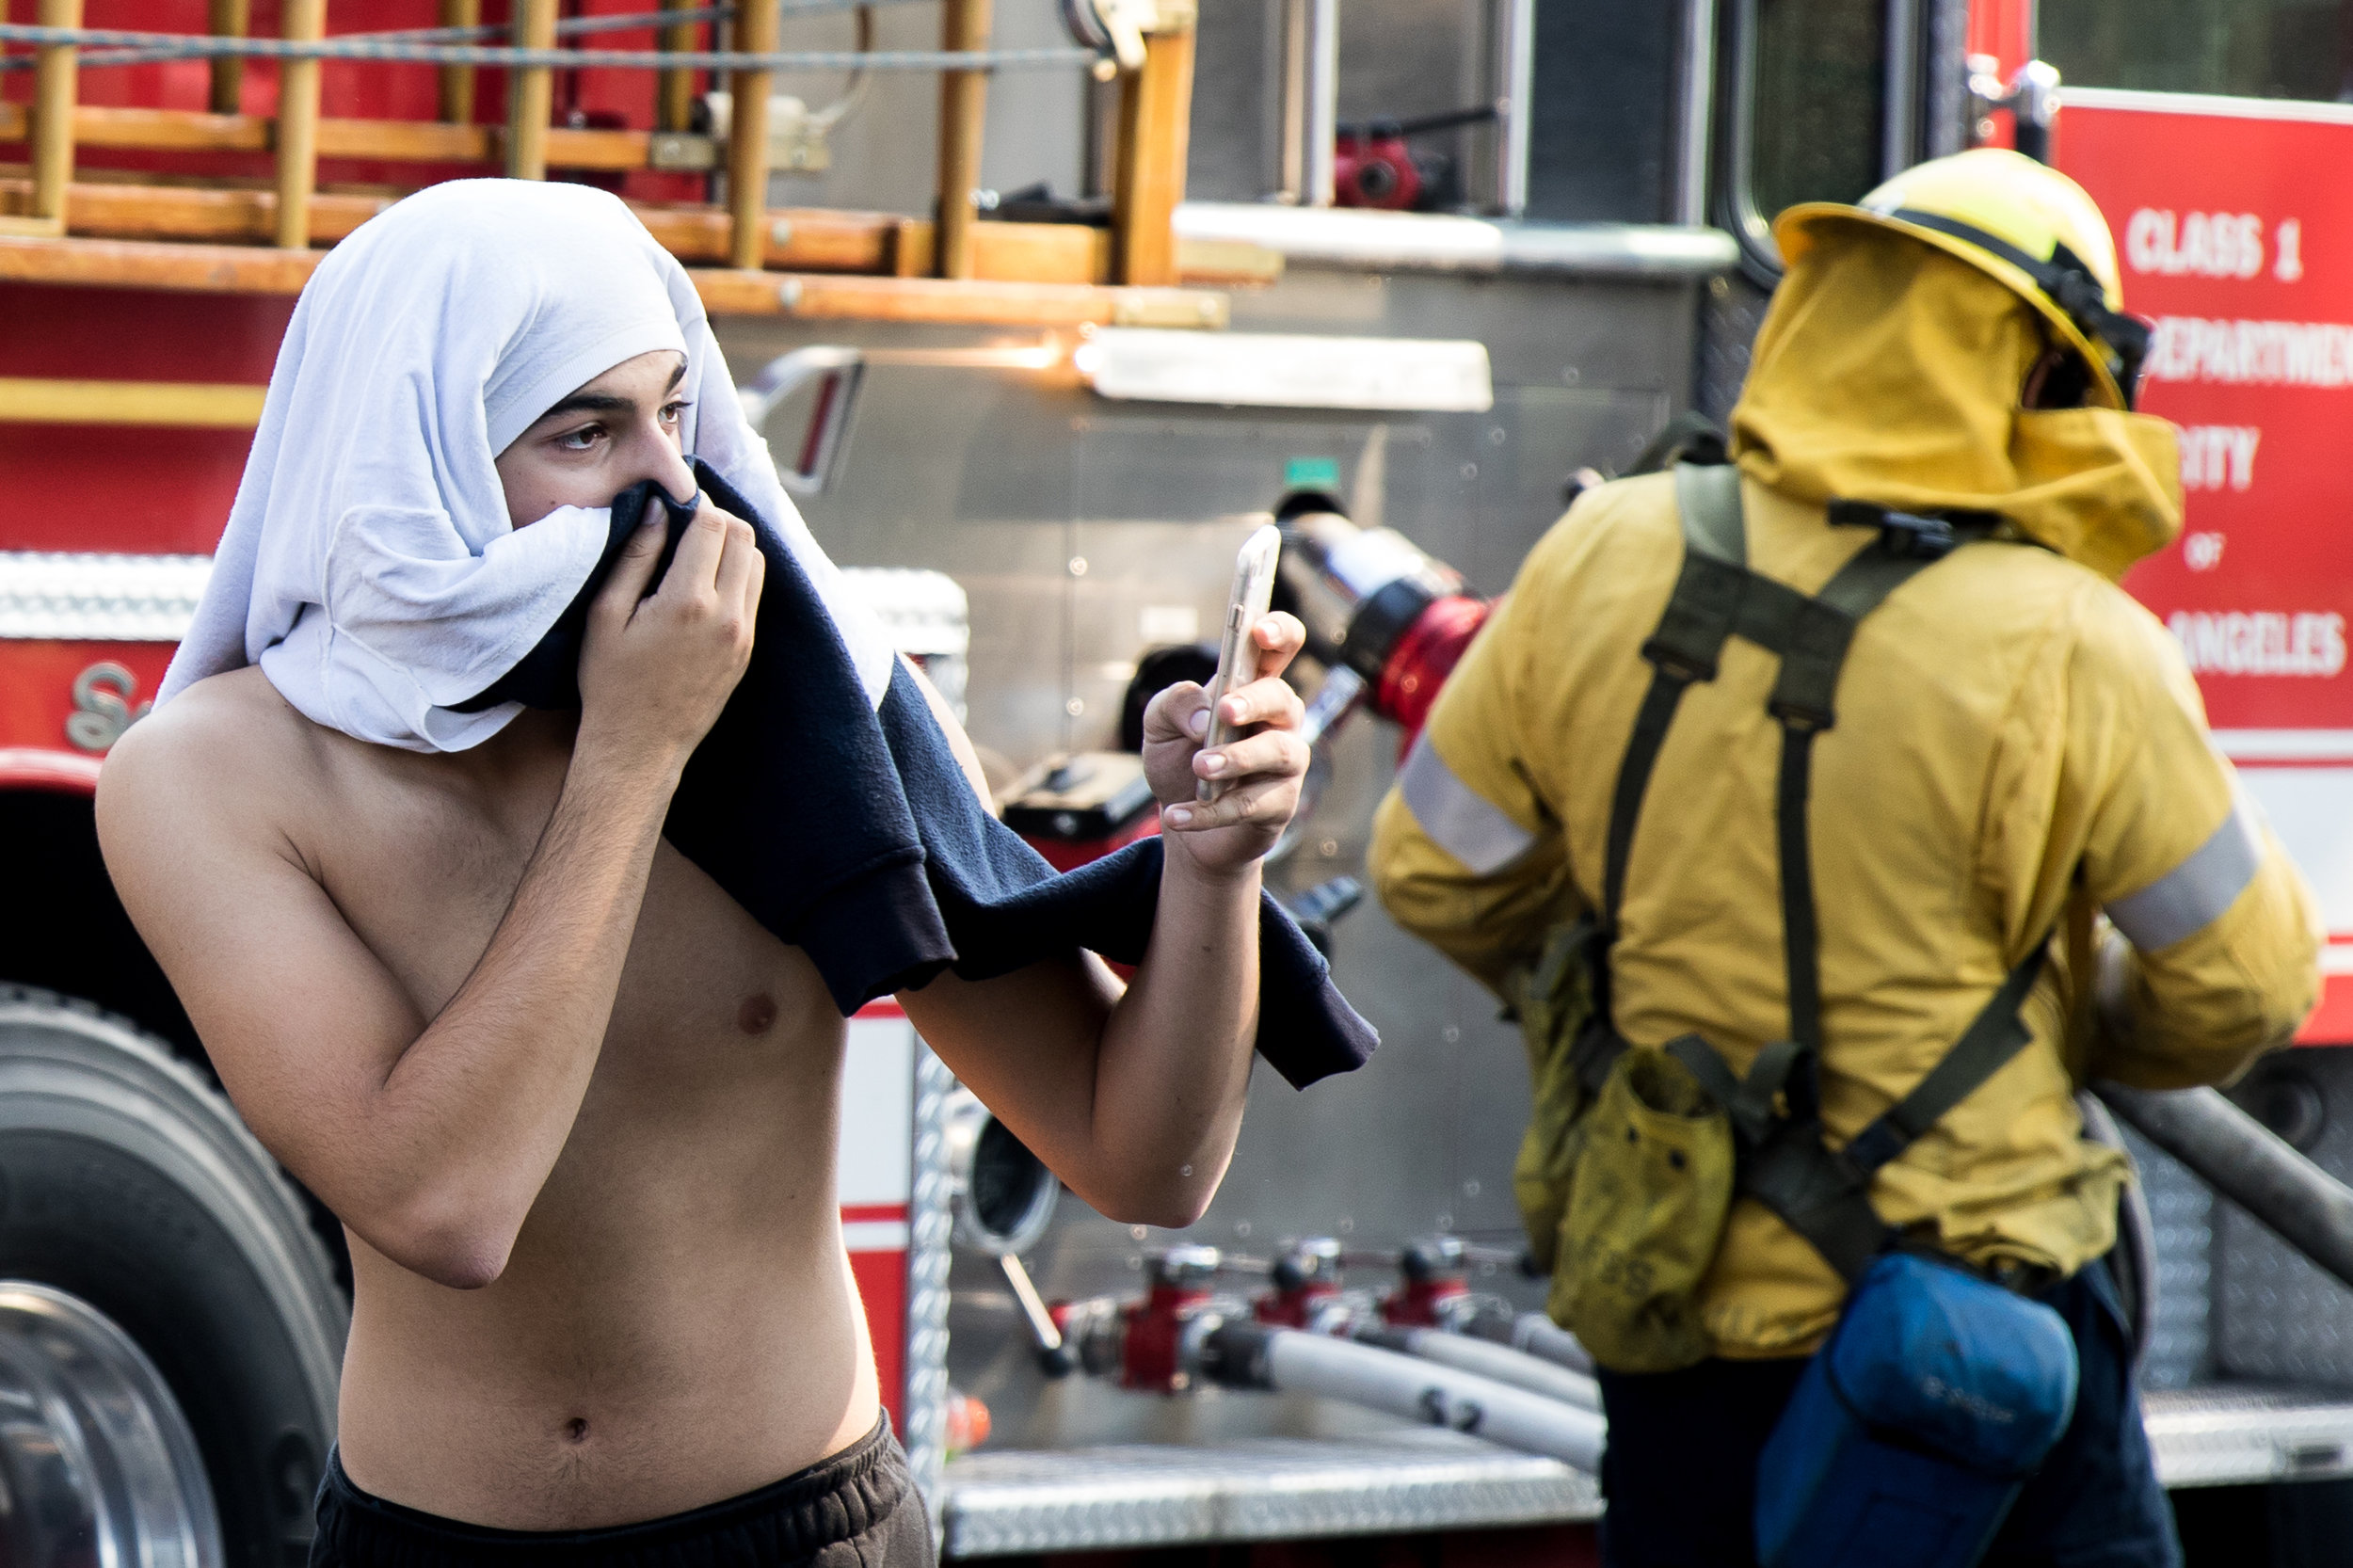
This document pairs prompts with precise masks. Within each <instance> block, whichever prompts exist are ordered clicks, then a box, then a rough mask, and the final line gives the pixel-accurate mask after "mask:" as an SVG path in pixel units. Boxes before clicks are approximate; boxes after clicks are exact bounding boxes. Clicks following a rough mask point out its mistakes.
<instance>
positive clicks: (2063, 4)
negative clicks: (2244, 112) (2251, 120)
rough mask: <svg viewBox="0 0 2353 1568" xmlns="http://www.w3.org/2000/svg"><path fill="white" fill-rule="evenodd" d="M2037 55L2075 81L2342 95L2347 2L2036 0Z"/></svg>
mask: <svg viewBox="0 0 2353 1568" xmlns="http://www.w3.org/2000/svg"><path fill="white" fill-rule="evenodd" d="M2038 15H2039V22H2038V29H2039V31H2038V38H2039V40H2040V43H2041V50H2040V53H2041V56H2042V57H2043V58H2044V59H2047V60H2049V61H2050V62H2051V63H2052V64H2053V65H2056V66H2057V67H2058V68H2059V76H2060V79H2061V80H2062V81H2065V82H2070V83H2073V84H2075V85H2076V86H2079V87H2090V88H2142V89H2144V90H2147V91H2153V92H2211V93H2227V94H2230V95H2232V96H2234V97H2240V98H2305V99H2318V100H2321V101H2322V102H2343V101H2345V99H2346V98H2347V97H2348V96H2353V48H2349V46H2353V3H2348V0H2041V9H2040V11H2039V13H2038Z"/></svg>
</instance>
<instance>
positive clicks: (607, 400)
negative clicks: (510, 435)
mask: <svg viewBox="0 0 2353 1568" xmlns="http://www.w3.org/2000/svg"><path fill="white" fill-rule="evenodd" d="M636 407H637V404H636V402H635V400H634V399H632V398H627V397H621V396H617V395H616V394H615V393H613V392H574V393H572V395H571V396H569V397H568V398H566V399H564V401H563V402H561V403H558V404H557V405H556V406H555V407H554V408H550V409H549V410H548V411H547V412H546V413H544V414H541V415H540V416H539V417H538V418H537V419H535V420H533V421H532V422H531V423H532V424H545V423H546V422H547V421H549V420H552V419H554V418H555V417H556V416H558V415H559V414H583V413H596V414H609V413H612V412H614V411H615V410H616V409H617V410H619V411H621V412H623V413H628V412H630V411H632V410H633V409H635V408H636Z"/></svg>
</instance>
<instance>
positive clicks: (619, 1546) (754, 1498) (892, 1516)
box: [311, 1416, 938, 1568]
mask: <svg viewBox="0 0 2353 1568" xmlns="http://www.w3.org/2000/svg"><path fill="white" fill-rule="evenodd" d="M937 1561H938V1554H937V1551H936V1548H935V1547H934V1546H933V1544H932V1527H931V1520H930V1518H929V1517H928V1516H927V1515H926V1514H925V1512H924V1509H923V1499H922V1496H920V1494H919V1493H917V1491H916V1490H915V1483H914V1480H913V1479H912V1478H911V1477H910V1476H909V1475H908V1474H907V1462H906V1455H905V1454H904V1452H902V1451H901V1450H900V1448H899V1444H898V1441H897V1439H895V1438H893V1437H892V1436H891V1435H890V1422H889V1417H888V1416H885V1417H884V1418H883V1419H882V1420H879V1421H877V1422H875V1423H874V1430H873V1431H872V1432H869V1433H868V1434H867V1435H866V1436H865V1437H863V1438H861V1439H859V1441H858V1442H857V1443H856V1444H855V1445H853V1446H852V1447H850V1448H844V1449H843V1450H842V1451H841V1452H840V1453H838V1454H835V1455H834V1456H833V1457H832V1458H830V1459H825V1460H820V1461H819V1462H818V1463H817V1464H812V1465H810V1466H809V1467H808V1469H806V1470H803V1471H801V1472H800V1473H799V1474H797V1475H791V1476H787V1477H785V1478H784V1480H780V1481H776V1482H775V1483H774V1484H772V1485H768V1486H763V1487H761V1488H760V1490H759V1491H757V1492H746V1493H744V1495H743V1496H740V1497H729V1498H728V1499H727V1500H726V1501H724V1502H716V1503H712V1504H711V1505H709V1506H708V1507H705V1508H697V1509H694V1510H692V1511H690V1512H685V1513H674V1514H672V1515H670V1516H669V1517H668V1518H666V1519H648V1520H647V1521H646V1522H645V1523H643V1524H638V1525H616V1526H614V1527H612V1528H608V1529H593V1530H554V1531H540V1530H501V1529H488V1528H484V1527H482V1526H479V1525H461V1524H458V1523H456V1521H454V1520H449V1519H440V1518H436V1517H435V1516H434V1515H432V1514H430V1513H423V1512H418V1511H417V1510H415V1509H413V1508H403V1507H401V1506H400V1505H399V1504H398V1503H388V1502H386V1501H384V1500H383V1499H382V1498H381V1497H374V1496H369V1495H368V1494H367V1493H365V1492H362V1491H360V1489H359V1488H358V1487H356V1486H354V1485H352V1484H351V1478H350V1477H349V1476H346V1475H344V1466H343V1462H342V1461H341V1460H340V1459H337V1458H332V1457H330V1458H329V1459H328V1466H327V1479H326V1480H324V1481H323V1482H321V1483H320V1486H319V1500H318V1535H317V1537H316V1538H315V1539H313V1540H312V1544H311V1568H557V1565H558V1564H561V1565H563V1568H804V1565H806V1568H934V1565H935V1564H936V1562H937Z"/></svg>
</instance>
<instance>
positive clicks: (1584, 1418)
mask: <svg viewBox="0 0 2353 1568" xmlns="http://www.w3.org/2000/svg"><path fill="white" fill-rule="evenodd" d="M1201 1369H1202V1373H1203V1375H1204V1376H1206V1377H1208V1378H1209V1380H1210V1381H1211V1382H1213V1383H1216V1384H1220V1385H1221V1386H1224V1387H1227V1388H1256V1389H1264V1390H1268V1391H1271V1392H1277V1393H1306V1394H1320V1395H1322V1396H1324V1397H1325V1398H1327V1399H1335V1400H1346V1401H1347V1402H1349V1403H1351V1404H1360V1405H1364V1406H1367V1407H1368V1408H1369V1409H1373V1410H1379V1411H1385V1412H1386V1413H1388V1414H1389V1415H1392V1416H1403V1417H1405V1418H1406V1419H1408V1420H1414V1421H1423V1422H1427V1423H1429V1424H1430V1425H1433V1426H1442V1427H1448V1428H1450V1429H1452V1430H1453V1431H1455V1432H1469V1433H1471V1434H1473V1435H1475V1436H1479V1437H1484V1438H1486V1439H1488V1440H1489V1441H1491V1442H1495V1443H1500V1444H1503V1445H1504V1446H1505V1447H1507V1448H1519V1449H1523V1450H1525V1451H1526V1452H1529V1453H1538V1454H1548V1455H1550V1456H1551V1457H1552V1458H1554V1459H1558V1460H1561V1462H1563V1463H1564V1464H1573V1465H1575V1466H1576V1467H1577V1468H1578V1469H1580V1470H1584V1471H1588V1472H1595V1473H1597V1472H1598V1471H1599V1470H1600V1468H1601V1449H1602V1442H1603V1437H1604V1433H1605V1432H1606V1431H1607V1428H1606V1427H1605V1425H1604V1424H1603V1421H1602V1418H1601V1417H1600V1416H1598V1415H1596V1414H1594V1413H1593V1411H1591V1410H1580V1409H1578V1408H1577V1407H1576V1406H1574V1405H1570V1404H1565V1403H1563V1402H1561V1400H1554V1399H1547V1398H1545V1396H1543V1395H1541V1394H1531V1393H1529V1392H1528V1391H1527V1390H1525V1389H1521V1388H1514V1387H1513V1386H1512V1385H1510V1384H1504V1383H1498V1382H1497V1381H1496V1380H1495V1379H1493V1378H1486V1377H1481V1376H1479V1375H1478V1374H1477V1373H1475V1372H1467V1371H1463V1370H1460V1369H1458V1368H1453V1367H1448V1366H1442V1365H1440V1364H1438V1363H1436V1362H1433V1361H1424V1360H1421V1359H1419V1358H1417V1357H1414V1356H1407V1355H1400V1354H1398V1353H1397V1352H1394V1351H1385V1350H1381V1349H1378V1348H1376V1347H1374V1346H1371V1345H1359V1344H1353V1343H1352V1342H1350V1341H1348V1340H1345V1339H1333V1338H1328V1337H1326V1336H1323V1335H1320V1334H1308V1333H1305V1332H1304V1331H1302V1330H1299V1329H1288V1328H1271V1327H1269V1326H1267V1325H1266V1324H1264V1323H1253V1322H1240V1321H1233V1320H1228V1321H1226V1322H1224V1323H1221V1324H1220V1325H1218V1326H1217V1327H1216V1328H1214V1329H1212V1330H1211V1331H1210V1332H1209V1336H1208V1340H1207V1343H1206V1344H1205V1345H1204V1346H1203V1353H1202V1368H1201Z"/></svg>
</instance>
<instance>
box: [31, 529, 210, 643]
mask: <svg viewBox="0 0 2353 1568" xmlns="http://www.w3.org/2000/svg"><path fill="white" fill-rule="evenodd" d="M212 575H213V558H212V557H211V556H209V555H99V554H87V553H80V552H52V551H0V638H41V639H55V640H57V641H61V642H108V643H172V642H178V641H179V640H180V638H181V637H182V636H183V635H184V634H185V632H187V629H188V621H189V619H190V617H191V616H194V615H195V614H196V601H197V600H199V599H201V598H202V597H203V595H204V584H205V582H206V580H207V579H209V578H210V577H211V576H212Z"/></svg>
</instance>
